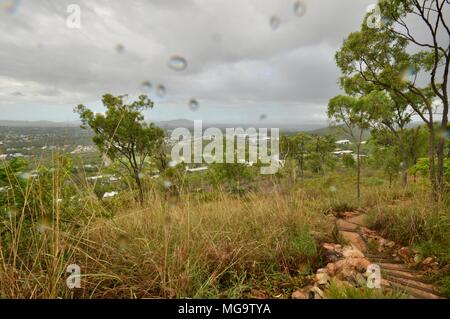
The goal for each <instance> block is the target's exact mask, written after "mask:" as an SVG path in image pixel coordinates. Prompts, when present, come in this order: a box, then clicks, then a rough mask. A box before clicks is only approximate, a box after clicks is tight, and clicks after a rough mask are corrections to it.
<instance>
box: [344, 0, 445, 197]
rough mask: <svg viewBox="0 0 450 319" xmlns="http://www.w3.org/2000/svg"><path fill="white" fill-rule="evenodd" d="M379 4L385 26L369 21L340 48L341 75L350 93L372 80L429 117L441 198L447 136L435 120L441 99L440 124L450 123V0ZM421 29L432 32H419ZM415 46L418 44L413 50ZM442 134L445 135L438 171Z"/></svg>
mask: <svg viewBox="0 0 450 319" xmlns="http://www.w3.org/2000/svg"><path fill="white" fill-rule="evenodd" d="M379 5H380V8H381V14H382V15H383V16H384V17H385V19H383V21H384V23H383V26H382V27H381V28H379V29H376V28H370V27H369V26H368V25H367V24H366V23H365V22H366V21H364V24H363V25H362V27H361V30H360V31H359V32H354V33H352V34H350V35H349V37H348V38H347V39H346V40H345V41H344V44H343V46H342V48H341V50H340V51H339V52H338V53H337V54H336V61H337V64H338V66H339V67H340V69H341V70H342V73H343V77H342V80H341V81H342V84H343V87H344V88H345V90H346V92H347V93H348V94H354V92H355V91H356V92H358V91H360V90H361V89H362V90H364V91H365V92H366V93H367V89H368V88H369V89H370V86H372V87H374V88H376V89H377V90H385V91H387V92H388V93H389V94H391V95H393V96H395V97H396V98H397V99H400V100H402V103H403V104H407V105H409V106H410V107H411V108H412V109H413V110H414V111H415V113H416V114H417V115H418V116H419V117H420V118H421V119H422V120H423V121H424V123H426V125H427V127H428V129H429V131H430V137H429V159H430V163H431V165H430V174H429V175H430V180H431V187H432V193H433V197H434V198H435V199H437V191H438V190H439V191H440V192H441V193H442V190H443V159H444V145H445V137H444V135H443V134H436V129H435V126H434V122H435V121H436V120H437V119H439V117H438V116H436V110H435V109H436V102H438V104H440V106H441V108H442V116H441V117H440V125H439V129H438V130H439V132H441V131H444V130H445V129H446V128H447V123H448V73H449V63H450V52H449V51H450V50H449V46H450V44H449V42H450V29H449V25H448V22H447V21H446V19H445V18H444V17H445V16H448V10H449V9H450V3H449V2H448V1H447V0H431V1H430V0H408V1H404V0H382V1H380V2H379ZM367 18H368V17H366V19H367ZM415 18H418V22H419V23H422V26H423V28H421V32H417V29H419V28H414V29H415V30H413V28H412V25H411V24H412V23H414V22H413V21H414V20H416V22H417V19H415ZM414 33H416V34H414ZM419 33H426V36H425V37H424V36H423V34H422V35H421V36H420V37H419V36H418V34H419ZM427 39H428V40H427ZM411 46H414V47H415V48H416V49H417V50H413V51H411V50H408V49H409V48H410V47H411ZM409 52H415V53H409ZM418 79H420V81H419V80H418ZM441 133H442V132H441ZM436 135H438V136H439V141H438V147H437V157H438V161H437V172H436V167H435V166H436V165H435V164H434V163H435V161H434V159H435V145H434V143H435V136H436Z"/></svg>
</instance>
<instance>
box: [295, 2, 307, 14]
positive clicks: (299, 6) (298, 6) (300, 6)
mask: <svg viewBox="0 0 450 319" xmlns="http://www.w3.org/2000/svg"><path fill="white" fill-rule="evenodd" d="M294 13H295V14H296V15H297V16H299V17H303V16H304V15H305V13H306V5H305V4H304V3H303V2H302V1H297V2H296V3H294Z"/></svg>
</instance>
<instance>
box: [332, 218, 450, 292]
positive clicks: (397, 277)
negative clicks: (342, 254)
mask: <svg viewBox="0 0 450 319" xmlns="http://www.w3.org/2000/svg"><path fill="white" fill-rule="evenodd" d="M336 226H337V230H338V232H339V235H340V236H342V238H344V239H345V240H346V241H347V242H348V243H349V244H350V245H352V246H353V247H355V248H357V249H358V250H359V251H361V252H362V253H363V254H364V255H365V258H367V259H368V260H369V261H370V262H371V263H373V264H377V265H379V266H380V268H381V273H382V278H383V280H382V288H383V289H387V290H393V291H400V292H404V293H406V294H408V295H410V296H411V297H413V298H420V299H441V298H442V297H441V296H440V295H439V293H438V291H437V289H436V288H435V287H434V286H433V285H430V284H428V283H426V282H425V281H424V279H423V277H422V276H421V274H420V272H418V271H416V270H413V269H411V268H409V267H408V265H407V264H405V263H404V262H403V260H402V259H401V258H399V256H398V255H397V254H392V253H389V252H378V251H376V250H375V252H374V249H369V247H370V244H369V242H375V243H376V241H377V240H378V241H380V240H383V241H385V240H384V239H383V238H382V237H380V236H379V235H378V234H377V233H376V232H374V231H372V230H370V229H368V228H367V225H366V222H365V215H364V214H359V213H346V214H344V215H343V216H341V218H339V219H337V221H336ZM385 242H386V241H385ZM387 243H388V246H392V247H391V248H394V246H395V243H393V242H388V241H387Z"/></svg>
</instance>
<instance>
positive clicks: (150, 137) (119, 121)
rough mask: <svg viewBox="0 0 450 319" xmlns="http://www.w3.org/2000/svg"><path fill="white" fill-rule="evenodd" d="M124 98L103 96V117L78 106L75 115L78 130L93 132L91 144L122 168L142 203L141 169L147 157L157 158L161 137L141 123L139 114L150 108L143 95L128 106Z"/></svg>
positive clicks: (161, 135) (141, 119)
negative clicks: (79, 122) (133, 184)
mask: <svg viewBox="0 0 450 319" xmlns="http://www.w3.org/2000/svg"><path fill="white" fill-rule="evenodd" d="M125 98H126V96H113V95H111V94H106V95H104V96H103V99H102V102H103V105H104V106H105V107H106V112H105V114H100V113H94V112H93V111H92V110H90V109H88V108H87V107H86V106H84V105H81V104H80V105H78V106H77V107H76V108H75V112H77V113H78V114H79V115H80V118H81V121H82V123H83V125H82V127H83V128H87V126H89V127H90V128H91V129H92V130H93V132H94V137H93V141H94V143H95V144H96V145H97V147H98V148H99V150H100V151H101V152H102V153H104V154H106V155H107V156H108V157H109V158H110V159H111V160H113V161H118V162H119V163H120V164H122V165H123V167H124V168H125V169H126V170H127V171H128V172H129V174H130V176H131V177H132V178H133V179H134V180H135V182H136V185H137V187H138V189H139V201H140V202H141V203H143V202H144V190H143V185H142V176H143V169H144V166H145V164H146V162H147V160H148V159H149V157H151V156H155V155H156V156H160V152H161V149H162V145H163V144H164V135H165V133H164V131H163V130H161V129H160V128H158V127H156V126H155V125H154V124H147V123H145V121H144V115H143V114H142V112H143V111H145V110H147V109H151V108H152V107H153V102H152V101H151V100H150V99H149V98H148V97H147V96H146V95H141V96H139V98H138V100H137V101H134V102H131V103H127V102H126V101H125Z"/></svg>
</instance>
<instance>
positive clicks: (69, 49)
mask: <svg viewBox="0 0 450 319" xmlns="http://www.w3.org/2000/svg"><path fill="white" fill-rule="evenodd" d="M11 2H14V1H13V0H0V7H1V6H3V8H1V9H0V27H1V30H2V35H1V37H0V119H4V120H51V121H72V120H76V119H77V115H76V114H74V113H73V112H72V109H73V108H74V106H76V105H77V104H80V103H83V104H85V105H87V106H88V107H93V108H95V109H96V110H98V111H100V110H101V107H100V105H101V103H100V102H99V99H100V97H101V96H102V94H104V93H107V92H109V93H113V94H125V93H128V94H135V95H137V94H138V93H139V92H142V91H145V90H146V88H145V87H143V86H142V83H143V82H144V81H149V82H150V83H151V84H152V85H153V91H151V93H150V95H151V97H152V99H153V100H154V101H155V108H154V110H153V111H151V112H150V113H149V114H147V119H149V120H171V119H179V118H186V119H192V120H194V119H201V120H204V121H207V122H220V123H230V122H238V123H252V122H257V121H260V118H261V116H262V115H263V114H264V115H266V116H267V118H266V119H265V121H268V122H270V123H287V124H293V123H309V124H311V123H313V122H321V121H322V122H325V119H326V115H325V110H326V104H327V102H328V100H329V99H330V98H331V97H333V96H334V95H336V94H339V92H340V90H339V85H338V77H339V70H338V69H337V67H336V66H335V63H334V54H335V52H336V50H338V49H339V47H340V46H341V44H342V41H343V40H344V38H345V37H346V36H347V35H348V34H349V33H350V32H352V31H357V30H358V29H359V27H360V24H361V22H362V19H363V16H364V14H365V11H366V8H367V6H368V5H369V4H371V3H374V2H375V1H374V0H304V1H302V3H303V5H304V8H305V11H304V12H303V14H296V12H295V11H294V9H293V8H294V3H295V2H296V1H294V0H127V1H123V0H114V1H113V0H110V1H107V0H96V1H92V0H90V1H75V0H22V1H16V2H17V4H16V7H15V8H13V9H12V8H11V7H9V8H5V5H7V4H8V3H11ZM72 3H73V4H78V5H79V6H80V8H81V28H80V29H70V28H68V27H67V26H66V20H67V17H68V16H69V13H67V6H68V5H69V4H72ZM272 16H275V17H277V18H278V19H279V22H280V23H279V27H278V28H272V27H271V23H270V21H271V17H272ZM118 47H119V48H122V50H118ZM176 55H177V56H182V57H184V58H185V59H186V60H187V61H188V66H187V68H186V69H185V70H182V71H177V70H173V69H171V68H170V67H169V66H168V61H169V59H170V58H171V57H172V56H176ZM160 84H161V85H164V86H165V88H166V94H165V96H164V97H162V98H161V97H158V96H157V95H156V94H155V87H156V86H158V85H160ZM192 98H195V99H197V100H198V102H199V108H198V109H197V110H195V111H193V110H191V109H190V108H189V100H190V99H192ZM263 118H265V117H263Z"/></svg>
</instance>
